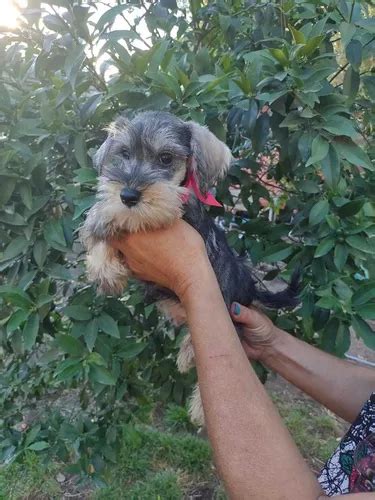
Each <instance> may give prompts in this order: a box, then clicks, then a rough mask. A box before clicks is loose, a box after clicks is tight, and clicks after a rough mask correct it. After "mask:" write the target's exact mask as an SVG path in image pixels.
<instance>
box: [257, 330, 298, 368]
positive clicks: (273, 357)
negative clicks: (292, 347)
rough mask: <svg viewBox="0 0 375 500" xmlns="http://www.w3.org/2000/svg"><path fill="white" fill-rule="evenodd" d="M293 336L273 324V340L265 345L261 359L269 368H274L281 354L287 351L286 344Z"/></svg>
mask: <svg viewBox="0 0 375 500" xmlns="http://www.w3.org/2000/svg"><path fill="white" fill-rule="evenodd" d="M291 338H293V337H292V336H291V335H289V333H287V332H284V330H280V328H277V326H275V325H274V326H273V333H272V341H271V342H270V343H269V344H268V345H267V346H265V347H264V349H263V351H262V354H261V356H260V357H259V361H261V362H262V363H263V364H264V365H266V366H267V367H268V368H271V369H272V368H274V367H275V365H276V363H277V360H278V359H279V357H280V355H281V354H282V353H283V352H284V351H285V345H286V344H287V343H288V341H289V340H290V339H291Z"/></svg>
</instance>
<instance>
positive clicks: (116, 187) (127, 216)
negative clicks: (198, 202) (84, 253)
mask: <svg viewBox="0 0 375 500" xmlns="http://www.w3.org/2000/svg"><path fill="white" fill-rule="evenodd" d="M122 188H123V185H122V184H120V183H118V182H113V181H106V180H102V181H101V182H100V184H99V189H98V198H99V201H98V203H97V204H96V205H95V206H94V207H95V208H94V207H93V208H94V213H93V218H94V219H95V220H96V221H97V222H96V223H95V220H92V223H93V224H92V226H93V227H92V233H93V234H94V235H97V236H98V237H101V238H103V237H113V236H116V235H117V234H118V233H121V232H123V231H127V232H130V233H134V232H137V231H145V230H150V229H158V228H162V227H166V226H169V225H170V224H172V223H173V221H175V220H176V219H179V218H181V217H182V215H183V208H182V199H183V196H184V194H185V193H186V188H184V187H181V186H177V185H175V184H173V183H172V182H155V183H154V184H152V185H150V186H148V187H147V188H146V189H144V190H143V191H142V196H141V199H140V201H139V202H138V203H137V205H135V206H134V207H132V208H128V207H126V206H124V204H123V203H122V202H121V198H120V192H121V190H122ZM90 215H91V214H90ZM89 218H90V219H92V217H89ZM90 225H91V224H90ZM104 228H105V232H107V234H106V235H103V234H100V233H102V231H103V229H104ZM98 233H99V234H98Z"/></svg>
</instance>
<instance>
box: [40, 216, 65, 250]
mask: <svg viewBox="0 0 375 500" xmlns="http://www.w3.org/2000/svg"><path fill="white" fill-rule="evenodd" d="M43 234H44V238H45V240H46V241H47V243H48V244H49V245H50V246H51V247H52V248H55V249H56V250H59V251H60V252H66V251H67V250H68V248H67V246H66V240H65V236H64V230H63V226H62V224H61V220H60V219H55V220H50V221H48V222H47V224H46V225H45V226H44V230H43Z"/></svg>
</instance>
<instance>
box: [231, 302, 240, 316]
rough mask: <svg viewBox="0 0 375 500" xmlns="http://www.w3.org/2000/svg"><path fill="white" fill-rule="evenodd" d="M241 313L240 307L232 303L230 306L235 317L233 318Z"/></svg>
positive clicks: (236, 303)
mask: <svg viewBox="0 0 375 500" xmlns="http://www.w3.org/2000/svg"><path fill="white" fill-rule="evenodd" d="M240 312H241V306H240V304H239V303H238V302H233V304H232V313H233V314H234V315H235V316H238V315H239V314H240Z"/></svg>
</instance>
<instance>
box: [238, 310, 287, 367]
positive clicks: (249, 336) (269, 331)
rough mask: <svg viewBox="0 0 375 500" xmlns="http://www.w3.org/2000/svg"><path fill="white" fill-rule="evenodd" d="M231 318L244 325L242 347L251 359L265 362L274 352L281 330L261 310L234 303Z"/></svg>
mask: <svg viewBox="0 0 375 500" xmlns="http://www.w3.org/2000/svg"><path fill="white" fill-rule="evenodd" d="M230 312H231V316H232V319H233V321H234V322H235V323H240V324H241V325H242V336H241V342H242V347H243V348H244V350H245V353H246V355H247V357H248V358H249V359H253V360H259V361H265V359H266V358H267V356H268V355H269V354H270V352H271V351H272V348H273V346H274V344H275V342H276V340H277V338H278V335H279V333H280V330H278V328H277V327H276V326H275V325H274V324H273V323H272V321H271V320H270V319H269V318H268V317H267V316H266V315H265V314H264V313H263V312H261V311H260V310H258V309H255V308H254V307H245V306H242V305H240V304H238V303H237V302H234V303H233V304H232V307H231V311H230Z"/></svg>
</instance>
